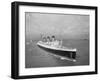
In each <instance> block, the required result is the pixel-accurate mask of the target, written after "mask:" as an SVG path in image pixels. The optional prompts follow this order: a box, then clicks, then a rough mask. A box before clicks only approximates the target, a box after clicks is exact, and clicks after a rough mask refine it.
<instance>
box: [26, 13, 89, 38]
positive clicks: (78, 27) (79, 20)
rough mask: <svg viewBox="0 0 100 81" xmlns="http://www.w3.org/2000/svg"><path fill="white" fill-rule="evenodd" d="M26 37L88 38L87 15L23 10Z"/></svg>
mask: <svg viewBox="0 0 100 81" xmlns="http://www.w3.org/2000/svg"><path fill="white" fill-rule="evenodd" d="M25 24H26V25H25V26H26V27H25V28H26V37H31V36H32V37H34V38H37V37H40V35H41V34H43V35H45V36H52V35H55V36H56V37H58V38H62V39H88V38H89V15H84V14H83V15H79V14H53V13H36V12H25Z"/></svg>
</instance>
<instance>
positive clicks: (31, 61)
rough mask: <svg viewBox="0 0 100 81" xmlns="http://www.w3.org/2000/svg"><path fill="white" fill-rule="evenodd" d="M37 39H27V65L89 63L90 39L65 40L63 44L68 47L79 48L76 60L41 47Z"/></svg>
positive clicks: (49, 65)
mask: <svg viewBox="0 0 100 81" xmlns="http://www.w3.org/2000/svg"><path fill="white" fill-rule="evenodd" d="M37 42H38V41H37V40H33V42H32V41H31V39H29V40H26V46H25V67H26V68H39V67H56V66H79V65H89V40H82V39H68V40H63V45H64V46H66V47H72V48H77V56H76V62H72V61H69V60H61V59H60V58H57V57H55V56H54V55H52V54H51V53H49V52H46V51H44V50H43V49H41V48H39V47H38V46H37V45H36V43H37Z"/></svg>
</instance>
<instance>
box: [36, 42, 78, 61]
mask: <svg viewBox="0 0 100 81" xmlns="http://www.w3.org/2000/svg"><path fill="white" fill-rule="evenodd" d="M37 45H38V46H39V47H40V48H41V49H43V50H45V51H47V52H50V53H52V54H54V55H59V56H62V57H65V58H69V59H73V60H75V59H76V51H71V50H70V51H67V50H56V49H51V48H47V47H44V46H42V45H40V44H37Z"/></svg>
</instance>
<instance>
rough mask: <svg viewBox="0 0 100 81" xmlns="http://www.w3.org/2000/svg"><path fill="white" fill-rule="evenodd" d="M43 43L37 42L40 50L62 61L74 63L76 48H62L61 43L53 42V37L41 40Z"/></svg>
mask: <svg viewBox="0 0 100 81" xmlns="http://www.w3.org/2000/svg"><path fill="white" fill-rule="evenodd" d="M43 39H44V40H43V41H38V42H37V46H39V47H40V48H41V49H43V50H45V51H47V52H50V53H52V54H54V56H57V57H60V58H61V59H62V60H65V59H66V60H70V61H73V62H75V61H76V52H77V49H76V48H68V47H64V46H62V41H58V40H55V36H52V40H50V37H47V39H46V38H43Z"/></svg>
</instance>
